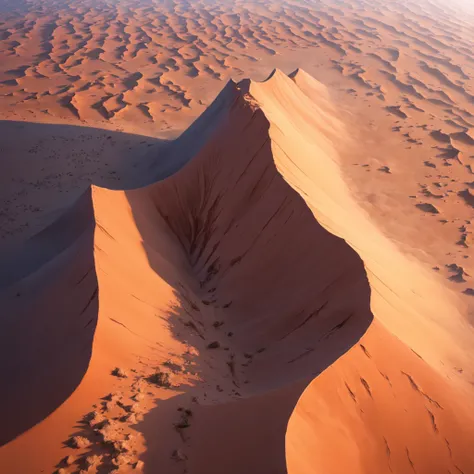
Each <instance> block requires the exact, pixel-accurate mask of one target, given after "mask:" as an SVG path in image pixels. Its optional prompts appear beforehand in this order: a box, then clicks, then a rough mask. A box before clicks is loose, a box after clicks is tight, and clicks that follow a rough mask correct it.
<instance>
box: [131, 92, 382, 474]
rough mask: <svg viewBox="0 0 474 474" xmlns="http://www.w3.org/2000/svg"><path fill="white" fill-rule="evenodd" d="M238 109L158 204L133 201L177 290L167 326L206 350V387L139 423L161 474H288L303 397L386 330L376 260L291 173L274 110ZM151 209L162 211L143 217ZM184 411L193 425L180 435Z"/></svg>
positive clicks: (199, 358)
mask: <svg viewBox="0 0 474 474" xmlns="http://www.w3.org/2000/svg"><path fill="white" fill-rule="evenodd" d="M233 107H239V100H238V99H237V100H236V101H235V104H234V105H233ZM238 112H239V113H240V114H241V115H242V116H243V117H244V118H242V116H241V117H240V118H241V119H242V120H241V121H240V122H237V123H232V126H228V124H224V125H223V126H222V127H221V128H220V129H217V130H216V133H215V134H214V135H213V138H212V140H210V142H209V143H208V144H205V145H203V146H202V147H201V148H200V149H198V150H196V152H197V153H196V156H195V158H194V159H193V160H191V161H190V162H189V163H188V164H187V165H185V167H184V168H183V169H181V170H180V171H179V172H178V173H176V174H175V175H172V176H171V177H169V178H168V179H166V180H164V181H161V182H158V183H156V184H155V185H153V186H152V187H150V188H147V191H146V195H140V194H139V193H137V192H130V193H127V196H128V200H129V204H130V206H131V210H132V213H133V216H134V219H135V222H136V225H137V228H138V230H139V231H140V234H141V238H142V242H143V246H144V249H145V251H146V253H147V257H148V260H149V264H150V267H151V268H152V269H153V270H154V271H155V272H156V273H157V274H158V275H160V277H162V278H163V279H165V280H166V281H167V282H168V283H169V284H170V285H171V286H173V287H174V289H175V292H176V296H177V301H178V303H177V304H175V305H173V307H170V309H169V313H168V314H167V315H163V317H164V319H166V320H167V322H168V326H169V330H170V332H171V334H172V335H173V337H174V338H175V339H176V340H179V341H180V342H182V343H183V344H185V345H186V346H189V347H192V348H194V350H193V351H192V353H191V354H190V355H186V360H187V363H186V365H187V364H189V367H192V369H190V368H189V367H186V370H187V371H189V370H191V371H192V372H193V373H195V374H196V375H197V376H198V380H199V381H198V382H196V383H193V384H191V385H187V386H183V387H180V390H181V393H180V394H179V395H177V396H172V397H170V398H167V399H166V400H157V406H156V408H153V409H152V410H151V411H150V412H148V413H147V414H146V415H145V417H144V420H143V421H142V422H140V423H138V424H137V425H136V429H137V430H138V431H139V432H141V433H143V435H144V437H145V440H146V445H147V450H146V452H145V453H144V454H143V455H142V460H143V461H144V465H145V472H147V473H150V474H151V473H152V472H155V471H154V469H155V467H156V466H166V472H168V473H170V474H173V473H175V472H176V473H178V472H179V473H181V472H192V473H201V472H206V474H214V473H215V474H217V473H222V472H226V473H228V474H231V473H236V474H237V473H239V474H240V473H242V472H245V471H246V470H247V471H248V472H259V473H269V474H270V473H271V474H275V473H282V474H283V473H286V472H287V467H286V458H285V435H286V429H287V425H288V421H289V418H290V416H291V413H292V412H293V410H294V408H295V406H296V404H297V402H298V400H299V398H300V396H301V395H302V393H303V391H304V390H305V388H306V387H307V386H308V384H309V383H310V382H311V381H312V380H313V379H314V377H317V376H318V374H320V373H321V372H323V371H324V370H326V369H327V368H328V367H330V366H331V364H333V363H334V362H335V361H336V360H337V359H338V358H339V357H341V356H342V355H343V354H344V353H345V352H346V351H348V350H349V349H350V348H351V347H352V346H353V345H355V344H356V343H357V341H359V339H360V338H361V337H362V335H363V334H364V333H365V331H366V330H367V328H368V327H369V325H370V323H371V321H372V319H373V315H372V312H371V309H370V286H369V282H368V279H367V275H366V271H365V267H364V263H363V261H362V260H361V258H360V257H359V256H358V254H357V253H356V252H355V251H354V250H353V249H352V248H351V247H350V246H349V245H348V244H347V243H346V242H345V241H344V240H343V239H341V238H338V237H336V236H334V235H333V234H331V233H330V232H328V231H327V230H326V229H325V228H324V227H322V226H321V225H320V224H319V223H318V221H317V220H316V218H315V216H314V215H313V213H312V212H311V210H310V209H309V207H308V205H307V204H306V202H305V200H304V199H303V198H302V197H301V195H300V194H299V192H297V191H296V190H295V189H293V188H292V187H290V185H289V184H288V183H287V182H286V181H285V180H284V178H283V176H282V175H281V174H280V173H279V171H278V170H277V168H276V165H275V162H274V159H273V153H272V144H271V140H269V139H268V128H269V123H268V121H267V120H266V118H265V117H264V115H263V113H261V111H257V112H254V111H252V110H250V109H248V108H247V109H245V110H239V111H238ZM235 113H236V114H237V112H235ZM250 125H251V126H250ZM226 127H228V128H226ZM229 129H230V132H229ZM244 131H245V139H243V135H241V133H242V132H244ZM315 159H316V157H315ZM143 199H145V200H148V199H151V201H152V202H153V204H154V207H153V206H150V205H147V206H146V208H147V212H143V202H144V201H143ZM150 209H154V210H153V211H150ZM150 222H156V225H164V226H167V228H168V229H169V233H170V235H172V236H174V238H175V239H176V242H177V243H178V246H180V247H181V249H182V252H183V254H184V255H185V256H186V258H187V261H188V262H189V267H190V269H191V270H190V274H189V275H183V276H182V278H176V279H175V280H174V281H173V280H172V279H171V280H170V278H169V275H161V268H160V264H159V262H160V261H162V256H161V257H159V255H160V253H164V252H166V247H165V246H161V244H160V242H158V241H156V233H154V232H153V231H152V230H151V229H152V227H151V226H150ZM154 239H155V240H154ZM186 281H188V282H190V281H191V283H187V284H186V283H184V282H186ZM183 410H188V411H190V412H192V416H189V417H188V419H187V420H186V422H187V423H186V426H185V427H184V428H181V429H176V425H177V423H178V424H179V420H180V417H181V414H180V413H182V411H183ZM173 427H174V429H173ZM169 429H171V431H170V430H169ZM162 430H163V432H166V433H167V436H166V437H163V436H159V435H157V433H159V432H160V431H162ZM170 432H171V433H175V435H169V433H170ZM164 438H166V439H164Z"/></svg>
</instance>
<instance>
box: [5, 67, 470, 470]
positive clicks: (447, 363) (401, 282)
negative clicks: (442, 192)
mask: <svg viewBox="0 0 474 474" xmlns="http://www.w3.org/2000/svg"><path fill="white" fill-rule="evenodd" d="M352 141H353V137H351V135H350V134H349V133H348V129H347V124H345V123H344V122H343V121H341V119H340V117H338V115H337V108H336V107H335V105H334V104H333V102H332V100H331V98H330V95H329V93H328V91H327V90H326V88H325V87H324V86H323V85H322V84H321V83H319V82H318V81H316V80H315V79H313V78H312V77H311V76H309V75H308V74H306V73H305V72H304V71H302V70H298V71H295V72H294V73H293V74H290V76H289V77H288V76H286V75H284V74H283V73H282V72H280V71H279V70H275V71H274V72H273V73H272V75H271V76H270V77H269V78H268V79H267V80H266V81H265V82H262V83H256V82H251V81H248V80H244V81H241V82H239V83H235V82H232V81H231V82H229V83H228V84H227V86H226V87H225V88H224V89H223V91H222V92H221V94H220V95H219V96H218V97H217V98H216V100H215V101H214V103H213V104H212V105H211V106H210V108H209V109H208V110H207V111H206V112H205V113H204V114H203V115H202V116H201V117H200V118H199V119H198V120H197V121H196V122H195V123H194V124H193V125H192V126H191V127H190V128H189V129H188V130H187V131H186V133H184V134H183V135H182V136H181V137H180V138H179V139H178V140H176V141H175V142H174V143H173V144H172V145H171V147H170V148H169V149H168V150H167V151H166V155H165V156H164V157H163V159H162V165H159V164H158V163H155V164H154V165H153V166H152V167H151V168H150V169H149V170H150V171H149V172H150V175H153V176H154V178H161V180H160V181H158V182H156V183H155V184H151V185H149V186H147V187H143V188H140V189H136V190H131V191H113V190H108V189H105V188H99V187H93V188H92V193H87V194H85V195H84V196H83V197H82V198H81V200H80V201H78V204H76V206H75V207H74V208H73V209H71V210H70V211H68V212H67V213H66V214H65V215H64V217H63V218H62V220H60V221H57V222H56V223H55V224H53V226H52V227H49V228H48V229H47V230H46V231H45V232H46V233H48V234H50V235H53V236H58V238H57V246H56V247H53V248H50V253H49V254H43V260H42V261H38V262H33V261H32V260H31V259H30V258H28V254H27V252H28V249H29V248H31V247H32V246H35V245H41V240H42V241H43V242H44V241H45V238H44V237H43V236H42V234H39V235H38V236H37V237H35V238H34V239H32V240H30V241H28V242H27V244H25V248H24V249H22V251H21V252H20V253H19V254H18V256H16V255H11V256H9V258H10V260H11V262H12V263H11V265H10V267H11V266H12V265H15V268H17V269H18V270H17V274H11V273H9V274H8V276H9V277H10V280H9V281H2V284H3V285H4V286H5V287H7V288H8V291H7V292H6V293H5V303H4V307H5V305H8V306H7V307H10V308H11V309H10V310H9V312H10V314H11V316H12V321H15V323H16V326H13V327H12V328H11V329H10V330H9V331H8V332H3V334H5V335H6V337H7V339H6V341H5V342H4V344H2V347H3V348H4V350H5V351H7V353H8V354H10V355H13V357H11V358H10V359H8V360H9V361H10V362H8V365H7V366H5V367H3V371H5V370H9V371H10V372H11V373H12V376H11V378H10V386H11V392H10V393H12V394H15V393H17V392H18V391H20V392H22V393H25V391H27V392H29V391H30V390H34V391H35V393H36V394H37V398H36V397H35V399H34V400H33V403H30V404H29V410H28V411H26V410H23V406H24V404H25V403H26V401H25V400H23V399H22V398H17V397H13V398H11V399H10V398H9V399H5V395H3V396H2V403H1V404H0V406H2V410H3V412H2V419H6V420H9V422H8V426H11V427H14V430H13V431H10V432H8V431H4V432H2V436H3V437H4V438H3V440H2V441H3V442H4V443H5V442H6V441H9V442H8V443H7V444H5V445H4V446H3V448H1V451H0V453H1V457H2V465H4V466H7V469H13V470H15V469H16V472H33V471H34V470H35V469H37V468H39V467H40V466H43V467H44V466H46V467H48V468H52V467H53V466H54V465H56V466H57V467H58V468H61V469H64V471H62V472H73V470H74V469H77V467H81V466H86V467H87V468H88V469H89V471H90V472H96V471H97V472H102V470H105V471H110V470H111V469H114V468H119V469H121V470H122V471H123V472H129V471H130V472H133V471H134V470H142V471H144V472H155V470H156V469H157V468H158V467H159V468H160V469H164V470H165V471H166V472H169V473H173V472H185V471H186V472H208V473H213V472H215V473H218V472H229V473H232V472H235V473H237V472H239V473H240V472H242V470H244V469H250V470H251V471H252V472H253V471H258V472H290V473H302V472H308V473H309V472H314V470H315V469H317V470H324V471H325V472H334V473H338V472H343V471H346V470H350V471H351V472H360V473H365V472H372V469H374V466H376V470H377V472H387V473H388V472H400V473H402V472H408V471H409V469H412V470H413V469H414V470H416V472H419V473H433V472H439V473H441V472H447V471H451V472H456V470H458V471H459V472H464V473H468V472H471V471H472V469H473V467H474V466H473V463H472V457H471V454H470V444H471V443H472V440H473V438H474V431H473V428H472V423H471V422H470V421H471V418H472V408H473V403H474V398H473V396H472V384H471V383H470V381H471V380H472V376H473V374H472V370H473V368H474V365H473V363H472V354H471V353H470V350H469V348H470V347H471V345H472V340H473V337H474V336H473V332H472V328H471V326H470V325H469V324H468V323H467V321H466V320H465V317H464V315H463V306H462V305H461V303H460V300H459V299H458V298H455V297H454V294H453V293H452V292H450V291H449V290H448V289H446V288H444V287H443V286H442V285H441V283H440V281H439V280H438V279H437V278H436V277H434V276H433V275H431V274H429V273H428V272H427V270H426V269H425V268H424V267H423V266H422V265H421V264H420V263H418V262H417V261H416V260H414V259H412V258H410V257H407V256H406V255H404V254H403V253H402V252H401V251H400V250H399V249H398V248H397V247H396V246H395V245H394V244H393V242H391V241H390V240H389V239H387V237H385V236H384V234H383V233H382V232H381V231H380V229H379V228H378V227H377V226H376V225H375V224H374V221H373V219H372V218H370V217H369V216H368V214H367V213H366V212H365V211H364V210H363V209H362V208H361V207H360V205H359V204H358V202H357V200H356V199H354V196H353V194H352V193H351V192H350V191H349V188H348V186H347V184H346V181H345V179H344V176H343V173H342V170H341V165H340V163H341V161H340V160H341V157H342V156H343V154H344V150H345V149H346V148H347V147H351V146H352ZM178 154H179V156H180V159H181V161H180V162H177V161H176V156H177V155H178ZM179 168H181V169H179ZM166 176H168V177H167V178H165V177H166ZM163 178H165V179H163ZM91 207H92V208H93V219H92V214H91ZM81 209H84V210H83V211H80V210H81ZM78 212H83V213H84V225H86V228H85V229H86V230H82V227H80V222H81V221H80V220H78V218H77V213H78ZM68 219H72V220H73V221H74V222H75V223H77V226H79V227H78V228H77V230H75V229H74V228H71V227H70V226H69V225H68V223H67V220H68ZM92 221H93V222H95V232H94V237H93V241H92V240H91V234H90V229H91V227H90V225H91V223H93V222H92ZM296 229H298V231H297V232H295V230H296ZM66 231H67V232H66ZM46 242H48V243H49V242H53V241H51V239H50V238H49V239H48V240H46ZM82 242H84V244H82ZM79 245H84V246H83V248H84V250H83V252H85V253H78V252H77V251H76V248H77V246H79ZM84 255H90V257H88V258H89V259H90V258H92V255H93V258H94V263H92V262H91V261H89V260H88V259H86V258H84ZM68 256H70V257H68ZM20 258H22V259H24V260H25V264H24V265H20V264H19V263H16V262H18V261H19V259H20ZM71 258H75V259H77V262H76V261H74V260H71ZM63 269H67V271H68V272H71V271H72V272H77V273H76V276H75V275H71V276H67V277H66V276H63V275H62V272H63V271H64V270H63ZM458 273H459V272H458ZM465 274H466V273H465V272H464V270H463V273H461V275H465ZM95 275H97V277H95ZM401 276H403V277H401ZM56 278H60V279H61V281H63V285H65V288H64V290H61V289H60V288H58V287H57V286H56V284H55V283H54V282H55V279H56ZM45 282H49V283H51V290H50V291H53V292H54V291H56V290H57V291H58V292H59V293H56V294H52V295H51V296H48V291H49V290H47V289H43V288H42V286H43V285H44V284H45ZM83 285H87V289H86V288H84V290H82V286H83ZM33 294H38V295H40V297H44V298H46V303H45V304H51V302H53V301H56V299H57V298H58V297H60V295H61V299H64V301H65V302H66V303H67V304H69V305H72V307H73V308H74V309H71V310H69V309H67V308H65V309H64V308H61V307H57V306H56V305H55V306H54V311H51V309H50V310H49V313H48V314H49V319H50V322H49V323H48V326H49V327H54V328H55V333H54V334H56V338H55V339H54V340H55V341H56V342H55V343H54V344H56V349H55V351H54V354H57V353H60V354H61V357H60V358H57V357H56V358H55V359H52V360H49V361H48V362H46V357H48V354H51V348H52V347H53V346H52V345H51V344H52V339H51V335H50V333H49V332H46V333H45V336H44V337H43V338H38V337H35V343H34V344H32V342H31V341H29V340H28V338H29V337H31V336H30V335H29V334H28V333H24V332H21V331H18V330H16V331H15V327H23V326H24V325H25V324H26V325H28V324H29V323H28V322H27V321H28V318H32V317H34V318H35V320H36V321H38V322H39V321H42V320H40V319H39V318H38V317H37V315H38V314H43V312H46V311H48V307H47V306H45V309H44V310H43V309H42V308H41V306H38V303H35V301H34V300H33V299H32V297H31V296H30V295H33ZM428 294H429V295H431V297H430V298H429V299H427V298H420V297H419V296H418V295H420V296H421V295H428ZM30 302H33V304H35V306H36V308H38V309H37V311H35V312H33V311H32V310H31V309H29V307H28V306H26V307H25V304H26V303H28V304H30ZM97 303H98V307H97ZM74 311H79V312H80V314H79V315H78V316H75V313H74ZM65 312H66V313H67V314H68V318H72V319H73V320H74V321H75V322H76V323H77V324H79V327H81V333H79V332H78V330H75V329H74V328H73V327H71V325H70V323H65V322H64V317H63V315H64V313H65ZM85 313H87V315H85ZM89 313H90V314H89ZM59 321H62V324H60V323H59ZM43 324H44V323H43ZM51 325H52V326H51ZM33 327H34V326H32V328H33ZM41 327H42V328H44V326H43V325H42V326H41ZM94 328H95V333H94ZM41 330H42V331H44V330H45V329H41ZM33 334H34V335H35V336H37V332H36V330H33ZM92 334H93V335H94V339H93V343H92V340H91V335H92ZM72 339H73V340H74V341H75V343H76V345H72V344H71V341H72ZM26 347H27V348H28V349H27V350H26V349H25V348H26ZM19 348H21V349H20V350H21V354H22V356H21V357H20V353H18V349H19ZM46 349H47V350H46ZM66 349H67V350H66ZM89 354H91V355H90V360H89V361H88V366H87V365H86V366H84V364H83V362H82V361H83V360H84V359H83V358H84V357H86V360H88V355H89ZM5 359H6V358H3V360H5ZM18 361H22V364H23V366H22V367H19V366H18ZM12 364H13V365H12ZM114 367H118V368H117V369H114ZM52 368H54V369H55V370H56V372H55V373H53V372H52V370H51V369H52ZM86 369H87V370H86ZM18 371H22V373H27V372H28V371H31V372H32V373H34V377H31V378H28V379H26V380H27V383H28V388H26V387H24V386H23V384H24V383H25V379H24V378H17V377H15V376H14V374H16V373H18ZM66 375H67V376H66ZM46 376H53V377H55V378H56V379H57V382H56V383H55V384H54V387H55V388H56V389H57V390H55V394H56V395H57V397H60V398H61V399H60V400H57V399H56V400H57V401H55V399H53V398H52V397H51V396H50V391H51V387H52V386H53V384H52V383H46V384H41V383H40V381H44V380H45V377H46ZM114 380H115V381H114ZM79 382H80V383H79ZM71 384H72V388H71ZM77 384H78V385H77ZM75 385H77V387H75ZM74 388H75V390H74V393H72V395H69V394H70V393H71V391H72V389H74ZM109 392H111V395H108V393H109ZM43 401H47V402H48V404H46V403H43ZM61 402H64V403H62V404H61ZM50 412H52V414H51V415H50V416H49V417H47V418H46V419H44V421H42V422H41V423H39V424H36V423H37V422H38V421H39V420H40V419H43V418H45V416H46V415H47V414H48V413H50ZM88 412H90V413H89V414H88ZM19 413H21V416H20V415H19ZM81 419H82V421H80V420H81ZM78 422H79V424H77V425H76V428H75V429H74V428H73V426H74V423H78ZM35 424H36V426H34V425H35ZM27 428H30V429H29V430H28V431H26V432H25V433H24V434H23V435H22V436H20V437H17V438H16V439H15V437H16V436H17V435H18V434H19V432H23V431H25V430H26V429H27ZM341 429H343V430H344V434H343V435H341ZM46 433H48V439H47V440H44V438H45V436H44V435H45V434H46ZM34 440H35V441H34ZM61 442H63V443H64V446H66V447H61ZM236 443H237V444H238V446H239V453H238V456H235V454H233V453H235V447H236ZM24 449H28V450H29V452H31V454H32V455H31V456H29V457H28V458H24V459H19V456H18V453H19V452H21V451H22V450H24ZM339 452H344V456H338V453H339ZM427 453H430V455H428V454H427ZM66 455H69V456H72V457H71V458H68V459H65V460H63V461H61V459H62V457H64V456H66ZM88 466H89V467H88ZM89 471H87V472H89ZM13 472H15V471H13Z"/></svg>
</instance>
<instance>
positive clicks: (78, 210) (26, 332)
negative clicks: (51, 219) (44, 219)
mask: <svg viewBox="0 0 474 474" xmlns="http://www.w3.org/2000/svg"><path fill="white" fill-rule="evenodd" d="M93 238H94V215H93V209H92V200H91V193H90V191H87V192H86V193H84V194H83V196H81V198H80V199H79V200H78V201H77V202H76V204H75V205H74V206H73V207H72V208H71V209H70V210H69V211H68V212H67V213H66V214H65V215H64V216H63V217H62V218H61V219H59V220H58V221H57V222H55V223H54V224H53V225H52V226H50V227H48V228H46V229H45V230H43V231H42V232H40V233H39V234H37V235H36V236H35V237H33V238H31V239H30V240H28V241H27V242H26V243H24V244H22V245H19V246H18V247H17V248H13V249H9V251H8V252H6V253H3V254H1V255H0V268H1V272H0V307H1V308H2V315H1V320H0V324H1V329H0V377H1V385H2V387H3V389H2V390H1V392H0V418H1V419H2V424H1V428H0V445H4V444H6V443H8V442H9V441H11V440H12V439H14V438H15V437H17V436H19V435H20V434H22V433H23V432H25V431H26V430H28V429H29V428H31V427H32V426H34V425H35V424H37V423H39V422H40V421H42V420H43V419H44V418H46V417H47V416H48V415H49V414H50V413H52V412H53V411H54V410H55V409H56V408H57V407H58V406H59V405H60V404H61V403H63V402H64V400H66V398H68V397H69V395H70V394H71V393H72V392H73V391H74V389H75V388H76V387H77V385H78V384H79V383H80V381H81V380H82V377H83V376H84V374H85V372H86V370H87V367H88V365H89V360H90V356H91V350H92V340H93V337H94V332H95V328H96V324H97V314H98V284H97V277H96V272H95V264H94V255H93V247H94V241H93Z"/></svg>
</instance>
